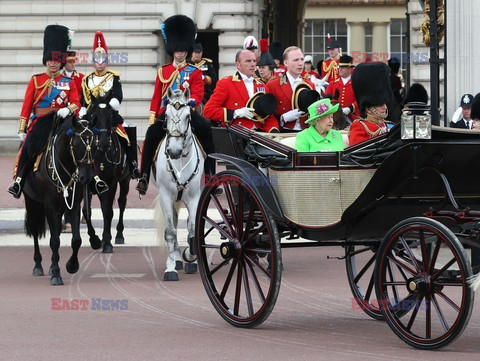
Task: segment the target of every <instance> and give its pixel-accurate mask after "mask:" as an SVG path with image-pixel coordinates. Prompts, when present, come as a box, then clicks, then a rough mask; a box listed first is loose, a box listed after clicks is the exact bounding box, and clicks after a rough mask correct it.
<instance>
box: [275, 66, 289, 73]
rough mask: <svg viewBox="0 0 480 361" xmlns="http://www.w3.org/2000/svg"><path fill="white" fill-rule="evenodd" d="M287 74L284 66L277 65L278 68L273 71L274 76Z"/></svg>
mask: <svg viewBox="0 0 480 361" xmlns="http://www.w3.org/2000/svg"><path fill="white" fill-rule="evenodd" d="M286 72H287V67H286V66H285V65H279V66H278V68H275V69H273V75H274V76H282V75H283V74H285V73H286Z"/></svg>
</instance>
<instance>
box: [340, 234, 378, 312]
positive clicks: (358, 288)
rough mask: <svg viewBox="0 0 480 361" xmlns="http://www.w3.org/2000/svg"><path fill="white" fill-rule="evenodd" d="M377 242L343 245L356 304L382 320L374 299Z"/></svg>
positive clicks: (349, 280) (348, 276) (353, 302)
mask: <svg viewBox="0 0 480 361" xmlns="http://www.w3.org/2000/svg"><path fill="white" fill-rule="evenodd" d="M379 243H380V242H378V244H375V245H373V244H372V245H368V246H367V245H365V246H363V245H360V246H358V245H348V246H346V247H345V262H346V266H347V278H348V284H349V285H350V289H351V290H352V294H353V297H354V299H353V300H352V305H354V304H356V305H357V307H359V308H360V309H361V310H362V311H363V312H365V313H366V314H367V315H369V316H370V317H372V318H375V319H377V320H383V319H384V318H383V314H382V311H381V310H380V307H379V305H378V302H377V300H375V299H374V298H375V288H374V284H375V283H374V281H375V280H374V273H375V258H376V256H377V253H376V252H377V249H378V246H379Z"/></svg>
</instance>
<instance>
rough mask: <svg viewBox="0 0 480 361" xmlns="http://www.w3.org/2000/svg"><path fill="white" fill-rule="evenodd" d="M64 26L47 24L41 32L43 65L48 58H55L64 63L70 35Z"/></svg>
mask: <svg viewBox="0 0 480 361" xmlns="http://www.w3.org/2000/svg"><path fill="white" fill-rule="evenodd" d="M72 34H73V32H70V31H69V30H68V28H67V27H66V26H62V25H48V26H47V27H46V28H45V33H44V34H43V59H42V62H43V65H47V61H49V60H57V61H60V62H61V63H62V64H65V62H66V58H67V56H68V54H67V51H68V50H69V48H70V44H71V35H72Z"/></svg>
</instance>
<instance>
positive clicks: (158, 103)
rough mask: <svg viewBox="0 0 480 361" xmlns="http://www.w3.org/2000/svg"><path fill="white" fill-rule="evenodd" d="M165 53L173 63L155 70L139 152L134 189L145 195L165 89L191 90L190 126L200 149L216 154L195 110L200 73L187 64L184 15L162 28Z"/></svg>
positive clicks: (161, 133)
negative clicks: (139, 171) (148, 124)
mask: <svg viewBox="0 0 480 361" xmlns="http://www.w3.org/2000/svg"><path fill="white" fill-rule="evenodd" d="M161 30H162V35H163V38H164V40H165V45H166V51H167V53H168V54H169V55H170V56H171V57H172V58H173V62H172V63H169V64H167V65H164V66H162V67H161V68H160V69H158V72H157V78H156V81H155V89H154V92H153V97H152V101H151V103H150V119H149V122H150V126H149V128H148V129H147V133H146V134H145V141H144V142H143V151H142V165H141V173H142V177H141V178H140V179H139V180H138V185H137V190H138V192H139V193H140V194H141V195H144V194H146V192H147V188H148V182H149V179H150V168H151V166H152V162H153V159H154V156H155V152H156V150H157V148H158V145H159V143H160V141H161V140H162V139H163V138H164V137H165V129H164V127H165V109H166V106H167V104H168V96H167V90H168V89H172V90H175V89H180V90H182V91H184V90H185V88H187V87H188V88H189V89H190V106H191V108H192V112H191V117H192V118H191V124H192V128H193V129H194V132H195V135H196V136H197V137H198V140H199V141H200V143H201V145H202V147H203V149H204V150H205V152H206V153H207V155H208V154H210V153H213V152H214V151H215V146H214V143H213V137H212V129H211V123H210V122H209V121H208V120H206V119H205V118H203V117H202V116H201V115H200V114H199V113H198V112H197V111H196V110H195V109H196V108H197V107H198V106H199V105H200V104H201V102H202V99H203V95H204V84H203V80H202V71H201V70H200V69H197V68H196V67H194V66H193V65H190V64H188V63H187V62H186V59H187V58H188V57H189V56H190V54H191V53H192V51H193V49H194V44H195V24H194V23H193V20H192V19H190V18H189V17H187V16H185V15H174V16H171V17H169V18H168V19H166V20H165V22H164V23H163V24H162V25H161ZM205 173H209V174H214V173H215V160H214V159H212V158H207V160H206V161H205Z"/></svg>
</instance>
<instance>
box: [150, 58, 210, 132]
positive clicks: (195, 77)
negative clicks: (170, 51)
mask: <svg viewBox="0 0 480 361" xmlns="http://www.w3.org/2000/svg"><path fill="white" fill-rule="evenodd" d="M185 83H188V87H189V89H190V100H193V101H195V105H199V104H201V103H202V99H203V93H204V87H203V80H202V71H201V70H200V69H197V68H195V67H194V66H192V65H190V64H187V63H186V62H184V63H182V64H181V65H180V67H179V68H178V69H177V68H176V67H175V65H173V63H170V64H167V65H164V66H162V67H161V68H160V69H158V73H157V79H156V81H155V89H154V91H153V97H152V101H151V103H150V125H151V124H153V123H154V122H155V119H157V117H158V116H159V115H160V114H162V113H163V112H164V111H165V107H166V106H167V104H166V100H167V90H168V88H172V90H175V89H181V90H182V91H184V90H185Z"/></svg>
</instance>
